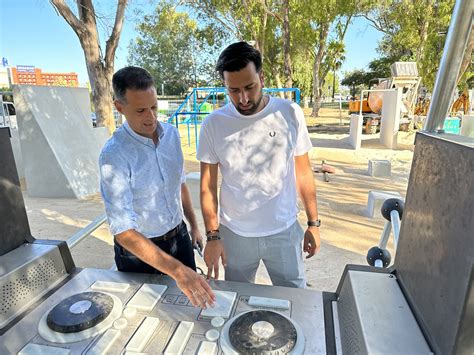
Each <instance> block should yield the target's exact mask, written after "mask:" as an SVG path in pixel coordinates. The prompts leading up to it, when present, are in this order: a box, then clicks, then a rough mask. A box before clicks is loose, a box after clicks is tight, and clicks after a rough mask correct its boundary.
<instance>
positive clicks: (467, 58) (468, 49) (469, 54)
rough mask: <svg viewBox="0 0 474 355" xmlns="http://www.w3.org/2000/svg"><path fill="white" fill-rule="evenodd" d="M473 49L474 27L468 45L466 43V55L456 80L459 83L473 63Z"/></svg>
mask: <svg viewBox="0 0 474 355" xmlns="http://www.w3.org/2000/svg"><path fill="white" fill-rule="evenodd" d="M473 50H474V29H473V30H471V35H470V36H469V41H468V42H467V45H466V51H465V52H464V56H463V58H462V62H461V68H460V70H459V74H458V79H457V81H456V82H457V83H458V84H459V80H461V77H462V76H463V75H464V73H465V72H466V70H467V68H469V66H470V65H471V63H472V52H473Z"/></svg>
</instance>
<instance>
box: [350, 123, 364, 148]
mask: <svg viewBox="0 0 474 355" xmlns="http://www.w3.org/2000/svg"><path fill="white" fill-rule="evenodd" d="M350 118H351V126H350V129H349V144H350V145H351V147H352V148H354V149H359V148H360V145H361V141H362V124H363V121H364V118H363V117H362V115H356V114H352V115H351V116H350Z"/></svg>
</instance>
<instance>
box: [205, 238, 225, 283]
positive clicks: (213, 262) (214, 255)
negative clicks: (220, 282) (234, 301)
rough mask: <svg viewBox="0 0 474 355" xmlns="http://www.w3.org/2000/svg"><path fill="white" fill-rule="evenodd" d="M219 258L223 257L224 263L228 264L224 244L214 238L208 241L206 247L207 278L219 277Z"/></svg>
mask: <svg viewBox="0 0 474 355" xmlns="http://www.w3.org/2000/svg"><path fill="white" fill-rule="evenodd" d="M219 258H220V259H222V265H224V267H226V266H227V256H226V254H225V249H224V244H223V243H222V242H221V241H220V240H212V241H209V242H207V243H206V248H205V249H204V262H205V263H206V265H207V279H208V280H209V279H211V278H212V274H213V272H214V279H216V280H217V279H218V278H219Z"/></svg>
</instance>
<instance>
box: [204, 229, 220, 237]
mask: <svg viewBox="0 0 474 355" xmlns="http://www.w3.org/2000/svg"><path fill="white" fill-rule="evenodd" d="M214 235H219V229H211V230H210V231H207V232H206V237H209V236H214Z"/></svg>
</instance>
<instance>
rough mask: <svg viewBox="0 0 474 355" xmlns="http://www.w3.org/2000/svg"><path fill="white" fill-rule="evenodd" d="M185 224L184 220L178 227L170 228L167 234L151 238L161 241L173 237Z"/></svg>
mask: <svg viewBox="0 0 474 355" xmlns="http://www.w3.org/2000/svg"><path fill="white" fill-rule="evenodd" d="M184 225H185V224H184V221H181V223H179V224H178V225H177V226H176V227H174V228H173V229H171V230H169V231H168V232H166V233H165V234H163V235H160V236H159V237H154V238H150V240H151V241H153V242H161V241H165V240H170V239H173V238H175V237H176V236H177V235H178V233H179V231H180V230H181V228H183V226H184Z"/></svg>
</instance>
